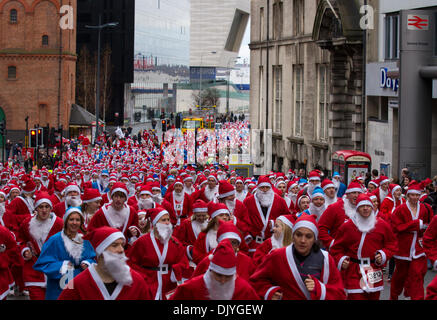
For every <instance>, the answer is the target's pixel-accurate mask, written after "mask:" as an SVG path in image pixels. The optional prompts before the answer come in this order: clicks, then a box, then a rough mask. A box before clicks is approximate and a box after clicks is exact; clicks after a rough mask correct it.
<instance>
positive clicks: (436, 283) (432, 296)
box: [425, 276, 437, 300]
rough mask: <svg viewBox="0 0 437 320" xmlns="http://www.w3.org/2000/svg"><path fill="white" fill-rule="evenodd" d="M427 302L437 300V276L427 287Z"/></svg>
mask: <svg viewBox="0 0 437 320" xmlns="http://www.w3.org/2000/svg"><path fill="white" fill-rule="evenodd" d="M425 300H437V276H435V277H434V279H433V280H432V281H431V282H430V284H429V285H428V287H426V297H425Z"/></svg>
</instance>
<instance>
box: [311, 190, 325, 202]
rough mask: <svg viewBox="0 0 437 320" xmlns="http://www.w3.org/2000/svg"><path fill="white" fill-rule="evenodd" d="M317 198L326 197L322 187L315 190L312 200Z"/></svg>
mask: <svg viewBox="0 0 437 320" xmlns="http://www.w3.org/2000/svg"><path fill="white" fill-rule="evenodd" d="M315 197H322V198H324V197H325V192H324V191H323V189H322V188H321V187H315V188H314V190H313V193H312V194H311V199H314V198H315Z"/></svg>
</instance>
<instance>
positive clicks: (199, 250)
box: [193, 230, 217, 264]
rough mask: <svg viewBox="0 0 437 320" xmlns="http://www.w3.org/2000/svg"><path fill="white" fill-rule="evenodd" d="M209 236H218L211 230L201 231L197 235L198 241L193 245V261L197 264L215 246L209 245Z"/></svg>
mask: <svg viewBox="0 0 437 320" xmlns="http://www.w3.org/2000/svg"><path fill="white" fill-rule="evenodd" d="M209 237H216V238H217V233H215V232H213V231H212V230H210V231H209V232H207V233H205V232H203V231H202V232H201V233H199V236H198V237H197V239H196V241H195V242H194V245H193V262H194V263H195V264H198V263H200V261H202V259H203V258H205V257H206V256H207V255H208V254H209V253H210V252H211V251H212V250H214V249H215V248H211V246H210V245H209Z"/></svg>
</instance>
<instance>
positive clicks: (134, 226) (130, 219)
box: [87, 182, 140, 239]
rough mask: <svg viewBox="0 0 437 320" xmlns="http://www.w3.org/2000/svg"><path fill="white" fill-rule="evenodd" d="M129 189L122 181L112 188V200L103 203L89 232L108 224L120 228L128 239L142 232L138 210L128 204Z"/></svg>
mask: <svg viewBox="0 0 437 320" xmlns="http://www.w3.org/2000/svg"><path fill="white" fill-rule="evenodd" d="M127 197H128V190H127V188H126V185H125V184H124V183H122V182H117V183H115V184H114V185H113V186H112V189H111V200H112V201H111V202H110V203H107V204H105V205H103V206H102V207H101V208H100V209H99V210H98V211H97V212H96V213H95V214H94V216H93V217H92V219H91V221H90V222H89V224H88V229H87V231H88V232H92V231H93V230H94V229H96V228H100V227H103V226H108V227H112V228H116V229H118V230H120V231H121V232H122V233H123V234H124V237H125V238H126V239H130V238H131V237H133V236H135V235H136V234H137V233H139V232H140V230H139V228H138V214H137V211H136V210H135V209H134V208H133V207H131V206H128V205H127V204H126V201H127Z"/></svg>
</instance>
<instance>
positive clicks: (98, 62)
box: [85, 14, 118, 144]
mask: <svg viewBox="0 0 437 320" xmlns="http://www.w3.org/2000/svg"><path fill="white" fill-rule="evenodd" d="M101 23H102V15H101V14H99V25H97V26H88V25H86V26H85V28H87V29H97V31H98V38H97V39H98V40H97V81H96V82H97V83H96V135H95V138H94V144H96V143H97V139H98V137H99V108H100V33H101V31H102V29H104V28H108V27H111V28H115V27H116V26H118V22H109V23H105V24H101Z"/></svg>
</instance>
